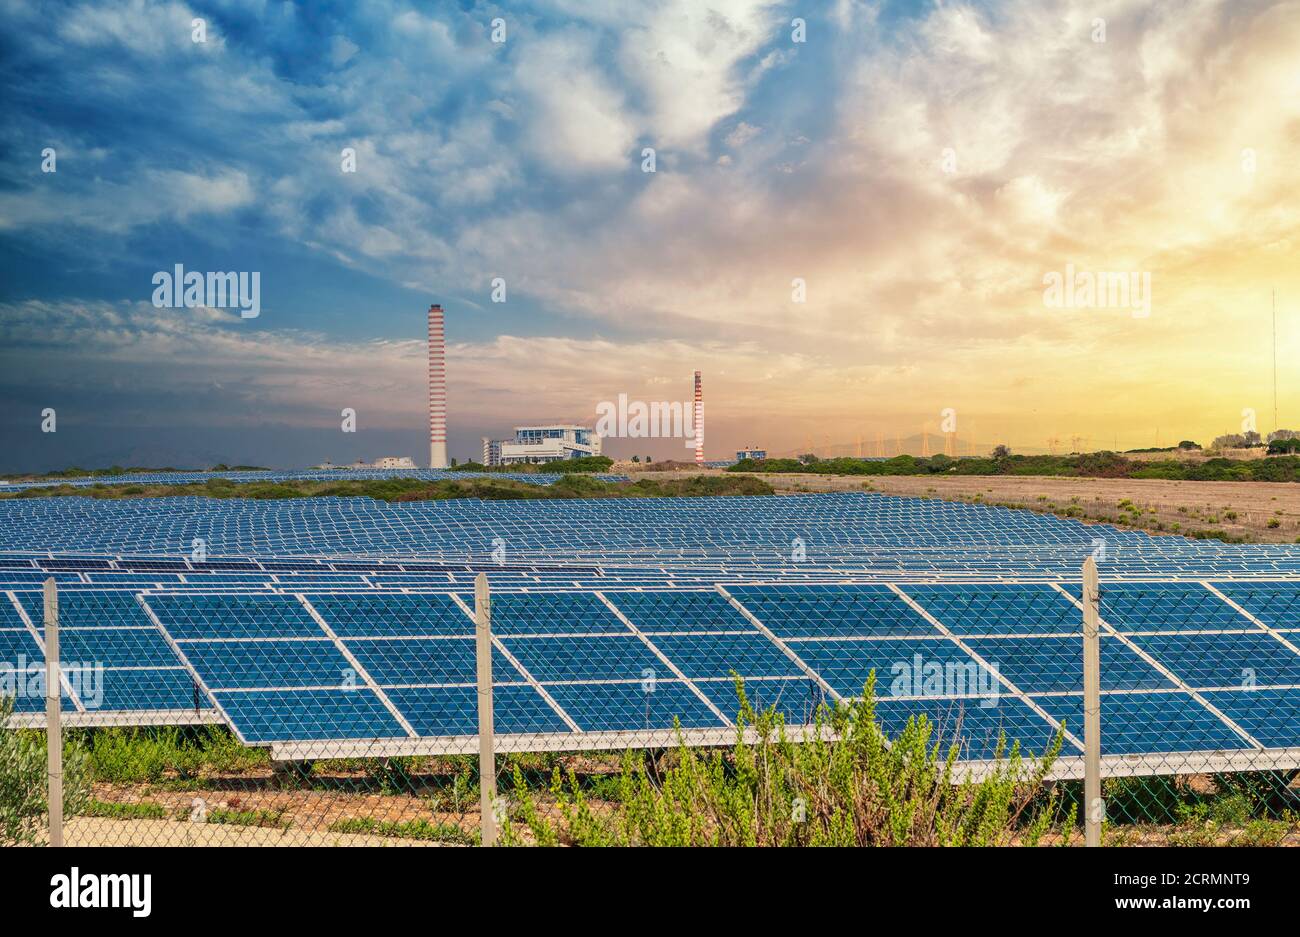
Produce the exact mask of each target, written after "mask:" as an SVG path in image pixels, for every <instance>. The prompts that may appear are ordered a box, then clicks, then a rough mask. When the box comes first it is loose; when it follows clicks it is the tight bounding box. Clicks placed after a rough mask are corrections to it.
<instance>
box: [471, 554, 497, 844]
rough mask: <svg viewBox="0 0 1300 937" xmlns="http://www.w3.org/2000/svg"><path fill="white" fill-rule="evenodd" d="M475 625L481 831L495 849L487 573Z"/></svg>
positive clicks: (478, 585)
mask: <svg viewBox="0 0 1300 937" xmlns="http://www.w3.org/2000/svg"><path fill="white" fill-rule="evenodd" d="M474 624H475V628H474V630H475V634H476V637H477V640H478V667H477V670H478V774H479V795H480V802H479V811H480V819H479V832H480V836H481V837H482V842H483V845H484V846H492V845H494V844H495V843H496V839H497V818H496V814H495V813H493V810H494V809H495V801H496V796H497V767H496V757H495V755H494V753H493V747H492V597H491V596H490V595H489V594H488V580H487V574H486V573H479V574H478V576H477V577H476V578H475V579H474Z"/></svg>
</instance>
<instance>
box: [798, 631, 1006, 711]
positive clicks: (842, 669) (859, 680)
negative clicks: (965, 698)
mask: <svg viewBox="0 0 1300 937" xmlns="http://www.w3.org/2000/svg"><path fill="white" fill-rule="evenodd" d="M790 649H791V650H793V651H794V652H795V653H796V654H797V655H799V657H800V658H801V659H802V660H803V661H804V662H805V663H807V664H809V665H810V666H811V667H812V669H813V670H815V671H816V672H817V673H819V674H820V675H821V676H822V677H823V678H824V679H825V680H826V682H827V683H828V684H829V685H830V687H831V689H833V690H834V691H835V692H836V693H839V694H840V695H841V696H844V697H855V696H861V695H862V687H863V685H864V684H865V683H866V682H867V677H868V676H869V675H870V673H871V672H872V670H874V671H875V672H876V695H877V696H878V697H885V696H953V695H964V694H966V693H977V692H981V691H982V690H986V689H987V688H988V687H989V686H992V685H993V683H994V678H993V674H992V673H991V672H990V671H988V670H986V669H984V668H982V667H980V666H979V665H978V664H977V663H976V662H975V660H974V658H972V657H971V656H970V655H968V654H967V653H966V652H965V651H963V650H962V649H961V648H959V647H957V645H955V644H953V643H952V642H951V641H949V640H947V639H944V638H940V639H918V640H910V641H901V640H892V639H885V640H871V641H852V640H845V639H830V640H821V641H806V640H805V641H791V642H790ZM950 667H951V670H950V669H949V668H950ZM936 668H937V674H938V682H937V683H936V680H935V675H936ZM949 673H951V679H949V677H948V675H949ZM959 683H960V685H959Z"/></svg>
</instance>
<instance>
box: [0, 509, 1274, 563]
mask: <svg viewBox="0 0 1300 937" xmlns="http://www.w3.org/2000/svg"><path fill="white" fill-rule="evenodd" d="M796 537H797V538H799V539H801V540H802V541H803V543H804V553H803V554H801V558H800V561H799V562H795V560H794V559H793V558H792V555H791V543H792V541H793V538H796ZM195 538H199V539H202V540H204V541H205V543H206V547H207V550H208V553H209V555H210V556H212V557H217V556H226V555H234V554H245V555H246V554H256V555H263V556H269V555H272V554H277V555H281V556H284V555H287V554H289V555H299V556H303V555H310V556H317V555H326V554H352V555H376V556H380V555H392V556H396V555H397V551H396V548H397V546H398V545H400V549H401V551H402V552H403V553H404V554H405V555H410V554H411V553H413V552H414V553H418V554H420V555H422V556H425V557H426V559H425V560H424V561H423V565H437V563H438V562H440V561H439V560H438V558H439V557H441V558H443V560H445V563H446V564H457V563H458V564H459V565H461V566H464V565H466V564H465V557H466V556H469V555H473V556H476V557H481V558H482V559H483V560H484V561H486V560H487V559H488V553H489V551H490V550H491V543H492V542H493V539H494V538H499V540H500V541H503V542H505V543H506V544H507V545H508V548H509V549H510V551H511V554H510V555H511V556H512V557H514V558H515V559H516V561H517V562H521V563H528V562H535V561H538V560H545V561H550V562H556V561H558V559H559V558H564V559H567V560H568V561H570V562H576V563H582V564H585V565H588V566H596V565H599V566H602V567H608V566H611V565H630V566H650V567H655V566H663V567H667V566H673V567H676V568H678V569H683V570H687V571H689V572H688V574H689V573H699V572H701V571H702V570H705V569H707V568H715V569H717V570H718V571H720V572H723V573H724V574H727V575H730V574H731V572H732V571H740V572H743V571H745V570H770V571H771V574H772V575H773V576H778V575H795V576H797V575H801V574H806V571H807V570H809V569H824V570H832V569H842V570H846V571H850V572H856V573H858V574H861V575H868V574H869V575H871V576H874V577H882V578H883V577H898V576H910V577H914V578H915V577H923V576H929V575H933V576H936V577H947V576H969V575H984V576H988V577H996V578H1015V577H1020V578H1023V577H1026V576H1040V577H1052V578H1065V577H1070V576H1073V575H1077V570H1078V566H1079V564H1080V563H1081V562H1082V560H1083V558H1084V556H1085V555H1087V554H1089V553H1091V552H1094V548H1095V544H1096V541H1097V540H1098V539H1100V540H1102V541H1103V542H1104V545H1105V547H1106V551H1105V554H1104V556H1103V568H1104V569H1106V570H1107V571H1108V572H1109V573H1110V574H1111V575H1117V576H1126V577H1130V578H1131V577H1134V576H1144V575H1145V576H1170V575H1177V576H1186V575H1195V576H1204V575H1209V576H1215V575H1218V576H1226V575H1233V576H1277V575H1284V576H1293V575H1296V574H1300V553H1297V551H1295V550H1293V549H1290V548H1288V547H1286V546H1284V545H1277V544H1269V545H1261V544H1254V545H1229V544H1221V543H1217V542H1212V541H1188V540H1183V539H1181V538H1176V537H1154V538H1153V537H1149V536H1147V535H1146V534H1144V533H1140V532H1132V531H1129V532H1124V531H1118V530H1114V529H1111V528H1108V527H1102V526H1086V525H1083V524H1080V523H1078V522H1077V521H1074V520H1071V519H1064V518H1056V517H1052V516H1050V515H1038V514H1034V513H1032V512H1024V511H1012V510H1008V509H1002V508H990V507H987V506H979V505H969V504H959V503H946V502H936V501H929V500H926V499H902V498H887V497H885V496H880V495H875V494H871V493H866V492H860V493H839V494H827V495H799V496H790V497H770V498H707V499H699V498H682V499H672V498H665V499H613V500H609V499H606V500H601V499H596V500H595V501H582V500H557V501H550V500H547V501H540V502H533V501H530V502H527V503H526V504H524V503H522V502H479V501H474V500H472V499H463V500H456V501H435V502H412V503H397V504H386V503H381V502H375V501H372V500H370V499H365V498H340V499H332V498H323V499H302V500H297V501H288V502H264V501H251V500H241V499H229V500H225V499H217V500H213V499H201V498H200V499H196V498H167V499H154V500H137V501H131V500H124V501H96V500H95V499H81V498H61V499H36V500H27V501H15V500H10V501H4V502H0V549H5V550H9V551H21V550H35V551H43V550H47V549H49V548H55V549H60V550H63V549H68V550H71V549H77V550H84V549H91V550H100V551H104V552H109V553H130V552H133V551H136V552H144V553H151V554H168V553H169V554H171V556H172V557H173V558H172V559H170V560H161V559H155V560H154V561H153V562H155V563H158V564H159V565H154V566H144V565H140V564H145V563H149V562H150V561H149V560H144V559H141V558H136V559H135V561H134V562H135V563H136V564H137V566H134V567H132V568H144V569H149V570H150V571H158V572H163V571H175V570H176V568H178V567H179V568H184V567H185V566H186V564H185V561H184V560H181V559H177V558H176V556H177V554H184V553H185V552H187V551H188V550H189V549H190V547H191V544H192V543H193V540H194V539H195ZM899 544H907V546H906V547H900V546H898V545H899ZM20 562H21V561H20ZM211 562H217V563H223V564H224V563H237V562H238V561H235V560H226V559H218V560H215V561H214V560H210V561H209V563H211ZM270 562H272V561H268V564H269V563H270ZM274 562H277V563H279V564H285V565H286V566H287V565H288V564H307V563H309V562H311V561H308V560H306V559H299V560H293V559H287V558H282V559H279V560H278V561H274ZM167 563H171V564H174V565H173V566H171V567H168V566H167V565H166V564H167ZM353 563H354V564H356V565H350V564H345V563H335V564H333V565H334V566H335V567H336V568H339V569H352V570H354V571H355V570H357V569H358V568H359V567H360V566H361V565H363V564H364V565H366V566H367V568H373V567H374V566H375V565H376V561H353ZM399 565H401V564H400V563H399ZM469 565H474V564H469ZM267 568H273V567H271V566H269V565H268V566H267ZM285 571H289V570H288V569H286V570H285ZM425 571H427V570H425ZM606 572H608V570H606ZM629 575H630V574H629Z"/></svg>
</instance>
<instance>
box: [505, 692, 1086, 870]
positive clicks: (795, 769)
mask: <svg viewBox="0 0 1300 937" xmlns="http://www.w3.org/2000/svg"><path fill="white" fill-rule="evenodd" d="M737 691H738V694H739V696H740V715H739V717H738V720H737V726H738V732H737V740H736V743H735V745H734V746H733V747H732V748H731V749H730V750H728V751H727V752H722V751H717V750H715V751H711V752H710V751H701V750H698V749H694V748H688V747H687V746H685V745H680V746H679V747H678V748H677V750H676V751H675V753H674V755H675V760H674V763H673V764H672V766H671V767H668V768H667V769H666V770H663V771H654V772H651V771H650V770H649V769H648V768H647V765H646V760H645V759H644V758H643V757H640V756H639V755H638V754H636V753H632V752H629V753H627V754H626V755H625V756H624V759H623V766H622V775H621V777H620V779H619V783H618V793H617V797H616V800H615V803H614V805H613V809H612V810H605V809H600V810H597V809H593V808H592V806H591V804H590V802H589V800H588V792H587V791H586V790H585V789H584V788H583V786H582V785H581V783H580V782H579V781H578V779H577V777H576V776H575V775H574V773H573V772H572V771H570V772H569V773H568V774H567V775H565V774H563V773H562V772H561V771H560V770H559V769H558V768H557V769H556V770H555V772H554V774H553V776H552V781H551V793H552V795H553V796H554V797H555V800H556V805H557V813H558V819H556V820H552V819H550V818H549V817H546V816H543V815H542V812H541V811H540V810H539V809H538V807H537V804H536V802H535V800H534V795H533V791H532V790H531V789H530V787H529V785H528V784H527V782H526V781H525V779H524V776H523V774H522V772H521V771H519V770H518V769H517V768H516V771H515V773H514V791H513V800H514V801H515V802H516V807H515V809H514V811H513V814H512V816H511V817H510V818H508V819H507V820H505V821H504V822H503V823H502V830H501V834H502V842H503V843H509V844H521V843H524V842H527V841H533V842H536V843H538V844H543V845H552V844H573V845H593V846H594V845H648V846H687V845H715V846H803V845H809V846H810V845H841V846H852V845H858V846H867V845H994V844H1010V843H1013V842H1021V843H1025V844H1034V843H1037V842H1038V841H1039V839H1040V838H1041V837H1042V835H1043V833H1044V832H1046V830H1047V829H1048V827H1049V825H1050V824H1051V822H1052V821H1053V819H1054V818H1055V816H1056V810H1057V806H1058V803H1057V798H1056V795H1055V793H1054V792H1053V791H1051V790H1047V789H1046V785H1045V781H1044V779H1045V777H1046V774H1047V772H1048V771H1049V770H1050V769H1051V765H1052V763H1053V761H1054V760H1055V758H1056V755H1057V753H1058V752H1059V751H1060V746H1061V738H1062V736H1061V733H1060V732H1059V731H1058V733H1057V735H1056V737H1055V739H1054V741H1053V743H1052V744H1051V745H1050V746H1049V748H1048V751H1047V752H1045V753H1044V755H1043V757H1042V758H1041V759H1039V760H1037V761H1032V760H1031V761H1029V762H1026V761H1025V760H1024V759H1023V758H1022V756H1021V752H1020V748H1019V744H1018V743H1016V744H1012V745H1011V746H1010V748H1009V749H1008V748H1007V747H1006V743H1005V739H1004V740H1002V742H1001V743H1000V744H999V746H998V752H997V757H996V759H995V766H994V768H993V770H992V771H991V772H990V773H989V774H988V775H986V776H985V777H984V778H983V779H981V780H979V781H973V780H970V779H969V778H967V779H959V778H958V775H957V772H956V761H957V757H958V748H957V746H956V745H950V746H948V747H947V748H946V750H945V747H944V743H943V741H942V740H938V739H935V738H933V736H934V726H933V725H932V724H931V723H930V722H929V721H928V720H927V719H925V718H924V717H920V718H913V719H910V720H909V721H908V723H907V725H906V727H905V728H904V729H903V730H902V731H901V732H900V733H899V735H898V736H897V737H896V738H894V739H892V740H891V739H887V738H886V736H885V734H884V732H883V731H882V730H881V728H880V726H879V724H878V723H877V721H876V717H875V712H876V708H875V707H876V703H875V674H874V673H873V674H872V675H871V676H870V677H869V678H868V682H867V685H866V687H865V692H864V695H863V698H862V699H861V700H859V701H854V702H850V703H845V704H841V705H840V706H838V707H837V708H835V709H828V708H825V707H824V708H823V709H822V710H821V712H820V713H819V715H818V717H817V723H816V727H815V730H814V731H813V732H811V735H810V739H811V740H809V741H799V742H795V741H792V740H791V739H790V738H788V737H787V735H786V732H785V726H784V724H783V722H782V719H781V717H780V715H779V714H777V713H776V712H775V711H774V710H768V711H766V712H763V713H758V714H756V713H755V712H754V710H753V709H752V708H751V707H750V705H749V702H748V699H747V697H746V696H745V692H744V687H743V685H742V684H741V683H740V681H737ZM746 726H752V728H753V733H754V736H755V737H754V740H753V741H750V740H747V738H746V733H745V727H746ZM823 730H825V732H824V731H823ZM826 732H829V733H830V735H831V736H832V738H831V739H828V738H826V735H825V733H826ZM525 832H527V834H530V835H527V836H526V835H525Z"/></svg>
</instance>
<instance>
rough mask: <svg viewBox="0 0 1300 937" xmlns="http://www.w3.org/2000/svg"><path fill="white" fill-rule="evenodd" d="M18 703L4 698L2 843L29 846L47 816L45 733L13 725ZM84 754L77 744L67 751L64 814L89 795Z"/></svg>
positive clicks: (0, 728) (0, 713)
mask: <svg viewBox="0 0 1300 937" xmlns="http://www.w3.org/2000/svg"><path fill="white" fill-rule="evenodd" d="M13 709H14V702H13V699H11V698H9V697H0V846H31V845H34V844H36V843H38V842H41V841H42V840H43V838H44V834H45V828H46V818H47V816H48V806H47V799H46V796H47V792H48V783H47V780H48V779H47V777H46V769H47V765H48V763H47V761H46V758H47V755H46V745H45V734H44V733H42V732H25V731H21V730H13V729H10V728H9V717H10V716H11V715H12V714H13ZM85 766H86V759H85V753H84V752H83V751H82V750H81V748H80V747H78V746H76V745H71V746H69V745H65V746H64V750H63V815H64V816H65V817H70V816H73V815H75V814H77V813H79V812H81V810H82V809H83V808H84V806H85V803H86V797H87V784H86V771H85Z"/></svg>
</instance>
